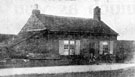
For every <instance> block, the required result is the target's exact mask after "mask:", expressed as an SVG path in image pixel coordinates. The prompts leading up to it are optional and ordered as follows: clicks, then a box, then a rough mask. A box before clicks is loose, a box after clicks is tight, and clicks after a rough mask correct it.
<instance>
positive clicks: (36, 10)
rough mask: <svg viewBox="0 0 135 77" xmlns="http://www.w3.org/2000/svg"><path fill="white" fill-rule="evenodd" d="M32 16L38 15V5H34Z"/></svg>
mask: <svg viewBox="0 0 135 77" xmlns="http://www.w3.org/2000/svg"><path fill="white" fill-rule="evenodd" d="M32 14H35V15H39V14H40V10H38V4H35V5H34V9H33V10H32Z"/></svg>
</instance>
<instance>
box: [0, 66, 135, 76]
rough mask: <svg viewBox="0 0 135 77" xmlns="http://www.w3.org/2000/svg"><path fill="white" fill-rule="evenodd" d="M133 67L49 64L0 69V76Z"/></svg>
mask: <svg viewBox="0 0 135 77" xmlns="http://www.w3.org/2000/svg"><path fill="white" fill-rule="evenodd" d="M130 67H135V64H101V65H76V66H51V67H29V68H7V69H0V76H9V75H21V74H57V73H71V72H90V71H107V70H118V69H127V68H130Z"/></svg>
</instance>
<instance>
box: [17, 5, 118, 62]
mask: <svg viewBox="0 0 135 77" xmlns="http://www.w3.org/2000/svg"><path fill="white" fill-rule="evenodd" d="M100 11H101V9H100V8H99V7H98V6H97V7H95V8H94V16H93V18H92V19H86V18H78V17H63V16H54V15H47V14H41V13H40V10H38V6H37V5H36V8H35V9H33V10H32V15H31V16H30V18H29V19H28V21H27V23H26V24H25V25H24V27H23V28H22V29H21V31H20V32H19V34H18V37H19V38H18V40H19V41H21V40H23V41H22V42H21V43H19V44H18V45H17V46H16V47H15V49H16V51H20V52H25V53H28V55H27V56H32V57H36V59H37V58H38V59H46V60H51V61H52V60H55V61H57V60H58V61H60V62H59V63H62V62H63V63H65V64H66V63H67V64H68V63H69V64H70V61H71V60H72V61H73V58H71V56H84V57H87V56H89V53H92V55H93V56H95V57H98V56H99V55H100V54H106V53H110V54H113V53H114V51H113V47H114V45H113V44H114V41H115V40H117V36H118V33H116V32H115V31H114V30H112V29H111V28H110V27H109V26H108V25H107V24H105V23H104V22H103V21H102V20H101V16H100V14H101V13H100ZM41 55H42V57H41ZM69 56H70V58H69Z"/></svg>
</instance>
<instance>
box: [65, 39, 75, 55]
mask: <svg viewBox="0 0 135 77" xmlns="http://www.w3.org/2000/svg"><path fill="white" fill-rule="evenodd" d="M74 54H75V41H74V40H64V55H74Z"/></svg>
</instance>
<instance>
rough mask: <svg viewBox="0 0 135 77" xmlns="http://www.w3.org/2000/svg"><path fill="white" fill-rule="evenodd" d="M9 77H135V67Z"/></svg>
mask: <svg viewBox="0 0 135 77" xmlns="http://www.w3.org/2000/svg"><path fill="white" fill-rule="evenodd" d="M7 77H135V67H134V68H129V69H126V70H124V69H123V70H113V71H99V72H84V73H64V74H31V75H14V76H7Z"/></svg>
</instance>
